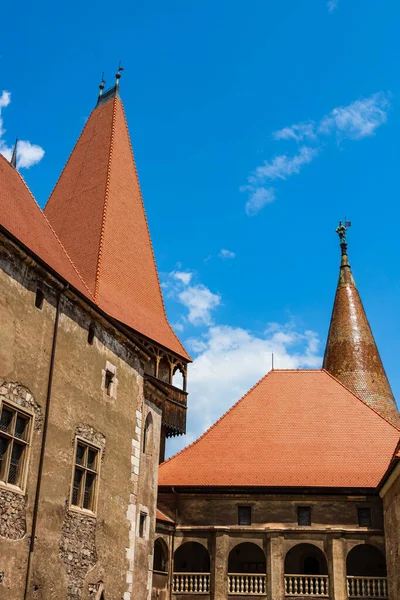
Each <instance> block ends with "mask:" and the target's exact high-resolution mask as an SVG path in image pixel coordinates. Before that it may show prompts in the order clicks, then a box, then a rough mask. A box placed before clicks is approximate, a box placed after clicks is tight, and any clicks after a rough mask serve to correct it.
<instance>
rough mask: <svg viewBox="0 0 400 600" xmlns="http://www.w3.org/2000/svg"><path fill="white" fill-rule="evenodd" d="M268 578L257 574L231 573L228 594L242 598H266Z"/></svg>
mask: <svg viewBox="0 0 400 600" xmlns="http://www.w3.org/2000/svg"><path fill="white" fill-rule="evenodd" d="M266 593H267V576H266V575H261V574H256V573H229V575H228V594H233V595H234V596H240V594H244V595H246V596H265V595H266Z"/></svg>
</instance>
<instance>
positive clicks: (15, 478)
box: [8, 442, 25, 485]
mask: <svg viewBox="0 0 400 600" xmlns="http://www.w3.org/2000/svg"><path fill="white" fill-rule="evenodd" d="M24 449H25V446H23V445H22V444H18V442H14V443H13V448H12V452H11V461H10V470H9V473H8V483H12V484H14V485H17V484H18V483H19V472H20V468H19V467H20V464H21V461H22V457H23V453H24Z"/></svg>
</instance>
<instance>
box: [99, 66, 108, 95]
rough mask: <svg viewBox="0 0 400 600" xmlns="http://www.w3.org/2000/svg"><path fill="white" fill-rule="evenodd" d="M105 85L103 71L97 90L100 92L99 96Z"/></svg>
mask: <svg viewBox="0 0 400 600" xmlns="http://www.w3.org/2000/svg"><path fill="white" fill-rule="evenodd" d="M105 84H106V80H105V79H104V71H103V72H102V74H101V82H100V85H99V90H100V92H99V96H101V95H102V94H103V90H104V86H105Z"/></svg>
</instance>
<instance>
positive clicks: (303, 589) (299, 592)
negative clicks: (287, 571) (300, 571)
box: [285, 575, 329, 598]
mask: <svg viewBox="0 0 400 600" xmlns="http://www.w3.org/2000/svg"><path fill="white" fill-rule="evenodd" d="M285 596H286V597H289V598H296V596H311V597H314V598H329V577H328V575H285Z"/></svg>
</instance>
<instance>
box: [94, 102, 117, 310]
mask: <svg viewBox="0 0 400 600" xmlns="http://www.w3.org/2000/svg"><path fill="white" fill-rule="evenodd" d="M116 113H117V98H116V97H115V98H114V100H113V112H112V122H111V137H110V151H109V154H108V164H107V177H106V189H105V192H104V204H103V214H102V217H101V229H100V240H99V252H98V255H97V267H96V279H95V284H94V299H95V301H96V302H97V299H98V295H99V286H100V272H101V264H102V258H103V242H104V232H105V227H106V217H107V208H108V197H109V192H110V173H111V161H112V155H113V150H114V134H115V115H116Z"/></svg>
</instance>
